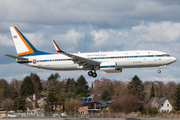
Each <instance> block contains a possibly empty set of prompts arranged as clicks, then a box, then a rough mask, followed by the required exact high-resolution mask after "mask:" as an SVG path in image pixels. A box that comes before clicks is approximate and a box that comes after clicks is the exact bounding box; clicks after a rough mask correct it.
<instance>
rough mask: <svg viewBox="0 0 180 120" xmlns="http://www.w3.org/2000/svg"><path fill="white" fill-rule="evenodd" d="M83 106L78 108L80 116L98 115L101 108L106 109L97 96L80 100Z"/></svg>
mask: <svg viewBox="0 0 180 120" xmlns="http://www.w3.org/2000/svg"><path fill="white" fill-rule="evenodd" d="M81 101H82V102H83V105H82V107H81V108H79V110H78V111H79V113H80V114H89V113H98V112H99V111H100V109H101V108H104V107H106V105H105V102H104V101H103V100H102V99H101V98H100V96H98V95H97V94H92V95H90V96H89V97H83V98H81Z"/></svg>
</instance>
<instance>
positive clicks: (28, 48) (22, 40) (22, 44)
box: [10, 26, 48, 56]
mask: <svg viewBox="0 0 180 120" xmlns="http://www.w3.org/2000/svg"><path fill="white" fill-rule="evenodd" d="M10 30H11V34H12V38H13V41H14V44H15V47H16V51H17V55H18V56H26V55H40V54H48V53H45V52H41V51H38V50H37V49H36V48H35V47H34V46H33V45H32V44H31V43H30V42H29V41H28V40H27V38H26V37H25V36H24V35H23V34H22V33H21V32H20V31H19V30H18V29H17V28H16V27H15V26H14V27H10Z"/></svg>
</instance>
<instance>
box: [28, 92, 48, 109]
mask: <svg viewBox="0 0 180 120" xmlns="http://www.w3.org/2000/svg"><path fill="white" fill-rule="evenodd" d="M45 98H46V97H45V96H44V95H40V96H36V95H35V94H33V95H32V96H29V97H27V98H26V101H29V102H31V103H32V105H33V109H35V108H36V107H35V103H36V102H37V104H38V106H39V109H38V110H40V109H43V108H44V104H45V100H44V99H45Z"/></svg>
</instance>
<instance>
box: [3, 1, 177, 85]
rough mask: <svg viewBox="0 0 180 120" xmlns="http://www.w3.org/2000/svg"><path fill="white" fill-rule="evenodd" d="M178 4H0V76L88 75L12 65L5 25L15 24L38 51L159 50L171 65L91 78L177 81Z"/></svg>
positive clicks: (175, 2)
mask: <svg viewBox="0 0 180 120" xmlns="http://www.w3.org/2000/svg"><path fill="white" fill-rule="evenodd" d="M179 11H180V1H179V0H173V1H172V0H158V1H155V0H111V1H110V0H29V1H28V0H1V1H0V78H3V79H6V80H7V81H9V82H10V81H11V80H12V79H18V80H22V79H23V78H24V77H25V76H27V75H30V73H32V72H33V73H37V74H38V75H39V76H40V78H41V79H43V80H47V78H48V77H49V75H50V74H51V73H55V72H58V73H59V74H60V76H61V80H62V79H65V78H68V77H70V78H74V79H77V78H78V77H79V76H80V75H81V74H82V75H83V76H85V78H86V79H87V81H88V82H89V83H91V82H93V81H94V80H95V78H92V77H89V76H88V75H87V72H88V71H66V72H59V71H50V70H42V69H37V68H30V67H27V66H24V65H21V64H18V63H16V61H15V60H14V59H11V58H9V57H7V56H4V54H10V55H17V53H16V50H15V47H14V43H13V41H12V37H11V33H10V30H9V27H10V26H16V27H17V28H18V29H19V30H20V31H21V32H22V33H23V34H24V35H25V36H26V37H27V38H28V40H29V41H30V42H31V43H32V44H33V45H34V46H35V47H36V48H37V49H39V50H41V51H46V52H50V53H56V51H55V48H54V46H53V44H52V40H53V39H54V40H55V41H56V42H57V44H58V45H59V46H60V47H61V48H62V49H63V50H65V51H67V52H78V51H80V52H96V51H99V50H101V51H114V50H117V51H126V50H159V51H163V52H166V53H169V54H170V55H171V56H174V57H176V58H177V61H176V62H175V63H173V64H171V65H169V66H167V68H163V69H162V73H161V74H158V73H157V70H158V68H141V69H136V68H133V69H123V72H122V73H113V74H106V73H105V72H102V71H97V74H98V76H97V79H101V78H110V79H117V80H125V81H128V79H129V78H132V77H133V76H134V75H137V76H139V78H140V79H141V80H143V81H147V80H148V81H155V80H159V81H164V82H168V81H175V82H180V75H179V72H180V62H179V60H180V56H179V52H180V14H179Z"/></svg>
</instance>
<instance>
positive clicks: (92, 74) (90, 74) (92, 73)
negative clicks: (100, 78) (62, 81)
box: [88, 70, 97, 78]
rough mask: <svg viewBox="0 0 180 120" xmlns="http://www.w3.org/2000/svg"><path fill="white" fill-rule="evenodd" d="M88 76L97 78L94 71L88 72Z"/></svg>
mask: <svg viewBox="0 0 180 120" xmlns="http://www.w3.org/2000/svg"><path fill="white" fill-rule="evenodd" d="M88 75H89V76H92V77H94V78H95V77H97V73H96V71H95V70H94V72H93V71H92V70H91V71H89V72H88Z"/></svg>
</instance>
